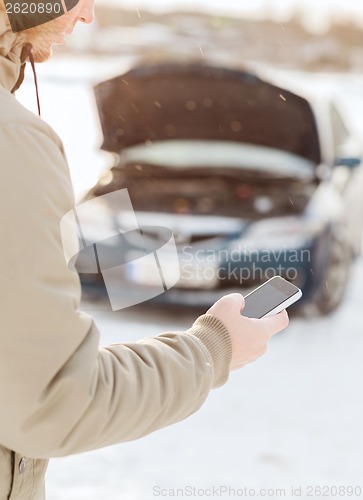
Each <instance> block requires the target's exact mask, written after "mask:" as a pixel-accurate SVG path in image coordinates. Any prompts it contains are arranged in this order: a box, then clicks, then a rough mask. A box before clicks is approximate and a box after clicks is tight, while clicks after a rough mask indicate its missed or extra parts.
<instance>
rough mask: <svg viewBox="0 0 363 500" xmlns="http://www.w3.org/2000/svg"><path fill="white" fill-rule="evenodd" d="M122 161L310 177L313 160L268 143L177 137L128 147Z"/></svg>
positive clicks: (168, 166) (279, 175) (170, 166)
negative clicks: (262, 144)
mask: <svg viewBox="0 0 363 500" xmlns="http://www.w3.org/2000/svg"><path fill="white" fill-rule="evenodd" d="M121 163H125V164H130V163H134V164H135V163H141V164H144V165H155V166H161V167H167V168H174V169H176V170H182V169H190V168H192V167H196V168H198V167H209V168H211V169H213V168H215V169H220V168H221V167H224V168H235V169H240V170H241V171H246V172H248V171H250V172H251V173H253V174H254V175H256V174H259V173H260V174H264V175H266V176H268V177H269V176H271V177H276V176H277V177H294V178H300V179H311V178H312V177H314V174H315V165H314V163H313V162H311V161H309V160H307V159H306V158H302V157H300V156H297V155H294V154H292V153H288V152H286V151H281V150H278V149H273V148H269V147H265V146H256V145H251V144H240V143H237V142H225V141H213V142H212V141H196V140H175V141H161V142H154V143H151V144H150V145H144V144H143V145H140V146H134V147H131V148H128V149H126V150H124V151H123V153H122V154H121Z"/></svg>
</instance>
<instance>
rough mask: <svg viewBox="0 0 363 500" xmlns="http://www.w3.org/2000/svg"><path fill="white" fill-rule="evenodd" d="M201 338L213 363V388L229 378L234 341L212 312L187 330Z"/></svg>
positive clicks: (200, 318)
mask: <svg viewBox="0 0 363 500" xmlns="http://www.w3.org/2000/svg"><path fill="white" fill-rule="evenodd" d="M186 333H188V334H189V335H193V336H194V337H196V338H197V339H199V340H200V341H201V342H202V343H203V344H204V346H205V347H206V348H207V350H208V352H209V355H210V357H211V359H212V363H213V371H214V380H213V385H212V387H213V388H216V387H220V386H221V385H223V384H225V383H226V382H227V380H228V375H229V369H230V364H231V360H232V342H231V337H230V335H229V333H228V330H227V328H226V327H225V326H224V324H223V323H222V321H220V320H219V319H218V318H215V317H214V316H212V315H211V314H204V315H203V316H200V317H199V318H198V319H197V320H196V321H195V322H194V324H193V326H192V327H191V328H190V329H189V330H188V331H187V332H186Z"/></svg>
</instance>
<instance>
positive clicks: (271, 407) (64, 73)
mask: <svg viewBox="0 0 363 500" xmlns="http://www.w3.org/2000/svg"><path fill="white" fill-rule="evenodd" d="M125 65H126V66H127V62H125V61H109V62H107V61H106V62H104V64H103V65H102V68H101V69H100V67H99V66H98V67H95V65H94V61H87V60H85V61H84V62H83V63H82V64H81V65H79V64H78V63H77V62H72V61H68V62H65V63H64V66H63V67H62V66H61V65H59V64H56V63H55V62H54V63H53V62H51V63H49V65H46V66H44V68H40V69H39V79H40V93H41V100H42V106H43V117H44V118H45V119H46V120H47V121H48V122H50V123H51V124H52V125H53V127H54V128H55V129H56V130H57V132H58V133H59V134H60V136H61V137H62V139H63V140H64V143H65V146H66V149H67V151H68V157H69V161H70V166H71V174H72V178H73V181H74V184H75V191H76V195H77V198H79V197H80V196H81V194H82V193H84V192H85V190H86V189H87V188H88V187H90V186H91V185H92V184H93V183H94V182H95V180H96V179H97V175H98V173H99V172H100V171H101V170H102V169H103V168H105V167H106V166H107V165H108V164H110V161H111V158H110V157H109V156H107V155H105V154H103V153H100V152H99V151H98V148H99V145H100V143H101V134H100V130H99V125H98V122H97V119H96V117H95V112H94V103H93V97H92V93H91V91H90V84H91V83H96V81H97V79H103V78H107V77H108V76H113V75H115V74H117V72H118V71H122V70H123V69H126V68H125ZM95 75H97V77H96V76H95ZM326 79H327V80H329V82H331V81H332V77H331V75H330V76H329V77H327V78H326ZM333 80H334V81H336V83H337V85H338V87H339V86H340V87H339V88H340V89H341V90H340V95H341V97H342V99H343V100H344V99H345V101H346V103H347V104H346V106H347V111H348V112H353V114H352V123H353V122H354V123H353V125H354V126H355V127H357V128H359V127H360V126H362V124H361V123H360V119H361V116H362V112H363V105H362V103H363V99H362V96H363V78H362V77H360V76H357V75H356V76H349V77H346V78H345V77H344V75H340V76H337V77H334V78H333ZM19 98H20V100H22V101H23V102H24V103H25V104H26V105H27V106H28V107H30V108H31V109H33V110H34V109H35V95H34V89H33V86H32V84H31V79H30V78H29V76H28V78H27V81H26V83H25V85H24V88H23V89H22V91H21V92H20V93H19ZM362 135H363V134H362ZM362 280H363V263H362V261H360V262H359V263H358V264H357V266H356V269H355V272H354V275H353V279H352V283H351V287H350V289H349V293H348V296H347V298H346V300H345V302H344V304H343V305H342V306H341V308H340V309H339V310H338V311H337V312H336V313H335V314H334V315H331V316H329V317H326V318H320V319H311V320H309V319H300V318H293V320H292V321H291V324H290V326H289V328H288V330H287V331H286V332H285V333H282V334H279V335H278V336H275V337H274V338H273V339H272V341H271V343H270V349H269V351H268V353H267V354H266V355H265V356H264V357H263V358H262V359H260V360H259V361H258V362H256V363H255V364H254V365H251V366H248V367H246V368H244V369H243V370H241V371H239V372H236V373H233V374H232V375H231V377H230V381H229V383H228V384H227V385H226V386H225V387H223V388H221V389H218V390H215V391H213V392H212V393H211V395H210V397H209V399H208V400H207V402H206V403H205V405H204V406H203V408H202V409H201V410H200V411H199V412H198V413H197V414H195V415H193V416H192V417H190V418H189V419H187V420H186V421H184V422H182V423H179V424H177V425H175V426H173V427H170V428H168V429H164V430H162V431H159V432H157V433H155V434H153V435H150V436H148V437H146V438H144V439H142V440H140V441H137V442H133V443H126V444H122V445H118V446H114V447H109V448H106V449H103V450H99V451H96V452H91V453H85V454H81V455H78V456H73V457H67V458H62V459H54V460H52V462H51V465H50V467H49V472H48V476H47V492H48V499H49V500H101V499H102V500H152V499H154V498H173V497H179V498H183V496H182V493H183V494H184V498H188V497H189V498H203V497H205V498H241V497H242V498H254V497H256V498H258V497H263V496H265V497H269V498H288V499H293V498H295V497H299V498H303V499H311V498H313V499H315V498H320V497H322V496H323V497H325V498H329V499H332V498H335V497H338V498H360V496H361V497H362V498H363V476H362V463H363V425H362V422H363V397H362V380H363V363H362V354H363V317H362V291H363V286H362ZM95 318H96V322H97V324H98V325H99V327H100V329H101V332H102V344H103V345H107V344H108V343H114V342H119V341H120V342H122V341H124V340H137V339H139V338H141V337H144V336H150V335H156V334H158V333H161V332H163V331H168V330H183V329H185V328H188V327H189V326H190V324H191V323H192V322H193V320H194V318H195V312H192V311H186V310H184V311H179V312H178V313H176V312H175V310H174V311H172V310H165V308H164V310H160V309H151V308H148V309H147V310H144V309H133V310H130V311H128V310H125V311H122V312H119V313H109V312H101V311H98V312H96V313H95ZM300 487H301V490H300ZM324 487H325V489H324ZM335 487H338V490H335V489H334V488H335ZM339 487H341V489H340V490H339ZM351 487H352V488H353V489H350V488H351ZM193 488H194V489H193ZM213 488H214V491H213ZM245 488H247V490H246V489H245ZM291 488H293V492H292V490H291ZM314 488H321V490H319V489H314ZM354 488H355V489H354ZM359 488H361V490H360V489H359ZM319 492H320V494H319ZM293 493H294V494H293Z"/></svg>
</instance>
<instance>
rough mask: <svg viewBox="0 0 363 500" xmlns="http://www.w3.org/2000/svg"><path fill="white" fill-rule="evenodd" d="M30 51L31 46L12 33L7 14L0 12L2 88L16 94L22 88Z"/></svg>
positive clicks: (0, 70)
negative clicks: (26, 61) (26, 60)
mask: <svg viewBox="0 0 363 500" xmlns="http://www.w3.org/2000/svg"><path fill="white" fill-rule="evenodd" d="M30 48H31V46H30ZM23 49H24V50H23ZM28 50H29V44H26V45H24V38H23V37H22V36H21V35H19V34H14V33H13V32H12V31H11V28H10V25H9V23H8V19H7V16H6V14H5V13H2V12H0V87H3V88H5V89H6V90H9V91H10V92H14V91H15V90H16V88H18V87H19V86H20V84H21V81H22V79H23V78H24V65H25V59H26V57H27V55H28V54H27V52H28ZM28 53H29V52H28ZM20 80H21V81H20ZM19 81H20V82H19Z"/></svg>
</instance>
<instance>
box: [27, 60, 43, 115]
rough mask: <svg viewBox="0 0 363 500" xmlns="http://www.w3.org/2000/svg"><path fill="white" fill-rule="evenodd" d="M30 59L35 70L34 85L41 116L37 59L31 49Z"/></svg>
mask: <svg viewBox="0 0 363 500" xmlns="http://www.w3.org/2000/svg"><path fill="white" fill-rule="evenodd" d="M29 61H30V64H31V67H32V70H33V76H34V85H35V93H36V96H37V105H38V115H39V116H40V117H41V116H42V114H41V111H40V99H39V87H38V77H37V72H36V70H35V61H34V56H33V52H32V51H30V53H29Z"/></svg>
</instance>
